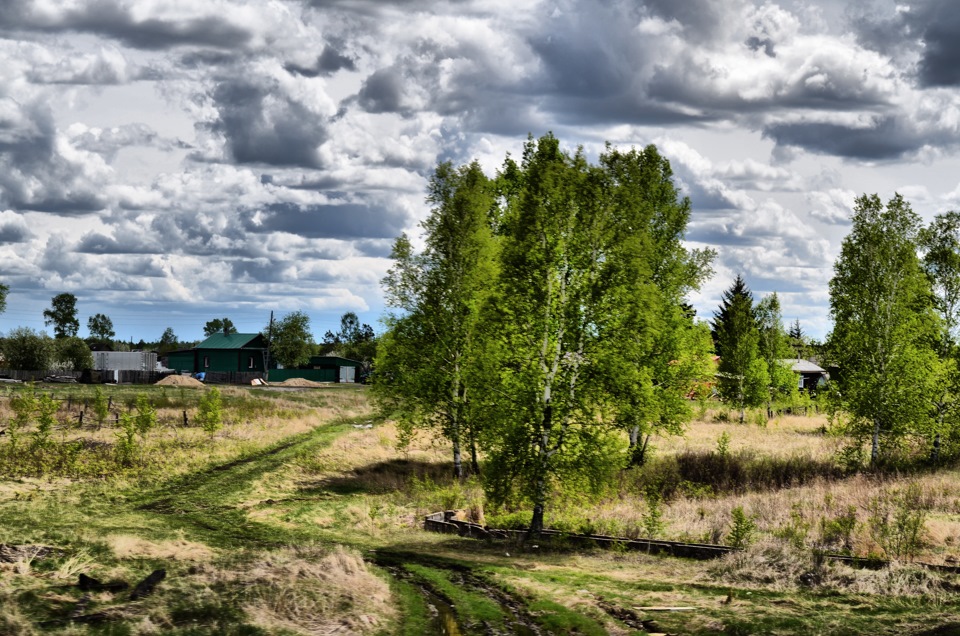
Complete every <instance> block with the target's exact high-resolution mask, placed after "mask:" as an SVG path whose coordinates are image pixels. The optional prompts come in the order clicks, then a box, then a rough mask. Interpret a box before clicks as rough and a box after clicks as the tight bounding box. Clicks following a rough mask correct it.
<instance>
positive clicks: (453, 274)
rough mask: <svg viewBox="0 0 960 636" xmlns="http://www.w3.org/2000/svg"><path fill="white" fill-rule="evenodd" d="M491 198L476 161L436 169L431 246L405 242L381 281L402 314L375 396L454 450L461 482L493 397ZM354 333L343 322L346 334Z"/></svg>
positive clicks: (387, 344) (384, 350)
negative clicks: (487, 343) (488, 303)
mask: <svg viewBox="0 0 960 636" xmlns="http://www.w3.org/2000/svg"><path fill="white" fill-rule="evenodd" d="M493 195H494V191H493V186H492V184H491V183H490V180H489V179H487V177H486V176H485V175H484V174H483V171H482V170H481V169H480V166H479V164H477V163H473V164H470V165H468V166H463V167H460V168H454V167H453V166H452V165H451V164H449V163H442V164H440V165H439V166H437V169H436V171H435V172H434V175H433V177H432V179H431V180H430V190H429V196H428V197H427V201H428V202H429V203H431V204H432V205H433V206H434V207H433V209H432V210H431V212H430V214H429V216H428V217H427V218H426V219H425V220H424V221H423V223H422V228H423V230H424V234H425V241H426V246H425V249H424V251H423V253H421V254H416V253H414V251H413V249H412V246H411V244H410V241H409V240H408V239H407V237H406V236H405V235H403V236H400V237H399V238H398V239H397V240H396V242H395V244H394V248H393V253H392V258H393V261H394V264H393V266H392V267H391V268H390V270H389V271H388V273H387V276H386V278H384V280H383V285H384V290H385V293H386V297H387V303H388V304H389V305H390V306H391V307H394V308H396V309H399V310H400V311H401V312H402V313H401V315H399V316H391V317H390V318H388V320H387V327H388V332H387V333H386V334H384V336H382V338H381V341H380V345H379V350H378V353H377V362H376V375H375V377H374V391H375V393H376V395H377V397H378V399H379V401H380V403H381V406H382V407H383V408H385V409H389V410H390V411H391V412H392V413H395V414H396V416H397V417H399V418H400V420H401V421H403V422H405V428H406V429H407V430H414V429H419V428H430V429H433V430H435V431H437V432H439V433H440V434H441V435H443V437H445V438H446V439H447V440H448V441H449V442H450V443H451V445H452V450H453V463H454V474H455V475H456V476H457V477H463V475H464V471H463V468H462V459H461V455H462V452H463V450H464V449H469V450H470V453H471V458H473V457H475V456H476V442H477V438H478V437H479V435H480V429H479V424H478V422H479V417H478V416H477V415H476V414H478V413H479V412H481V411H482V409H483V408H484V400H490V396H489V395H487V390H486V389H485V388H484V382H483V377H484V376H485V375H486V370H485V367H484V366H483V365H484V364H485V360H484V357H485V356H486V355H488V354H489V352H490V350H489V349H488V350H486V351H485V350H484V340H483V335H482V333H481V329H482V327H483V324H482V322H481V319H480V312H481V308H482V307H483V304H484V302H485V299H486V298H487V297H488V296H489V295H490V293H491V290H492V287H493V283H494V280H495V276H496V262H495V256H496V252H495V243H494V238H493V232H492V229H491V227H490V223H489V215H490V211H491V209H492V208H493V205H494V198H493ZM351 331H356V329H355V328H352V327H350V326H349V325H344V326H343V328H342V329H341V332H343V335H342V336H341V337H348V336H349V334H350V332H351ZM472 468H473V470H474V472H476V470H477V469H478V468H479V467H478V466H476V465H475V464H474V465H473V466H472Z"/></svg>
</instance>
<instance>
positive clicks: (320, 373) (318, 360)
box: [270, 356, 363, 383]
mask: <svg viewBox="0 0 960 636" xmlns="http://www.w3.org/2000/svg"><path fill="white" fill-rule="evenodd" d="M362 366H363V363H362V362H359V361H357V360H351V359H349V358H341V357H339V356H312V357H311V358H310V361H309V362H308V363H307V364H305V365H303V366H301V367H300V368H299V369H276V370H274V369H271V370H270V381H271V382H282V381H283V380H288V379H290V378H303V379H305V380H313V381H314V382H345V383H352V382H356V381H357V373H358V371H357V369H359V368H360V367H362Z"/></svg>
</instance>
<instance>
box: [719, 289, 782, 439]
mask: <svg viewBox="0 0 960 636" xmlns="http://www.w3.org/2000/svg"><path fill="white" fill-rule="evenodd" d="M713 340H714V346H715V348H716V352H717V355H718V356H720V363H719V365H718V379H719V381H718V383H717V384H718V390H719V393H720V397H721V398H722V399H724V400H725V401H727V402H729V403H731V404H733V405H734V406H736V407H737V408H738V409H739V411H740V423H741V424H742V423H743V421H744V416H745V410H746V408H747V407H753V406H759V405H760V404H762V403H763V402H764V401H765V400H766V399H767V397H768V395H769V394H768V391H767V387H768V385H769V383H770V380H769V374H768V373H767V364H766V362H765V361H764V360H763V358H762V357H761V355H760V330H759V329H758V327H757V319H756V315H755V313H754V306H753V294H752V293H751V292H750V290H749V289H748V288H747V284H746V282H745V281H744V280H743V277H742V276H741V275H739V274H737V277H736V279H735V280H734V281H733V285H732V286H731V287H730V289H728V290H726V291H725V292H723V296H722V300H721V303H720V307H719V309H718V310H717V312H716V313H715V314H714V319H713Z"/></svg>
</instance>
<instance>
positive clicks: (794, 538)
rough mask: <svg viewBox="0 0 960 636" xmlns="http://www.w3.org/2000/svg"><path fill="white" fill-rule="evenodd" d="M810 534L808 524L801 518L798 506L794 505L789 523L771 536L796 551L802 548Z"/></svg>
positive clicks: (801, 514) (801, 513)
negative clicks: (784, 542)
mask: <svg viewBox="0 0 960 636" xmlns="http://www.w3.org/2000/svg"><path fill="white" fill-rule="evenodd" d="M809 534H810V522H808V521H807V520H806V519H804V517H803V512H802V511H801V510H800V507H799V504H794V505H793V509H792V510H790V521H789V522H788V523H786V524H784V525H783V526H781V527H780V528H778V529H776V530H775V531H774V532H773V535H774V536H775V537H777V538H779V539H782V540H784V541H786V542H787V543H789V544H790V545H792V546H793V547H795V548H797V549H801V548H803V547H804V546H805V545H806V543H807V536H808V535H809Z"/></svg>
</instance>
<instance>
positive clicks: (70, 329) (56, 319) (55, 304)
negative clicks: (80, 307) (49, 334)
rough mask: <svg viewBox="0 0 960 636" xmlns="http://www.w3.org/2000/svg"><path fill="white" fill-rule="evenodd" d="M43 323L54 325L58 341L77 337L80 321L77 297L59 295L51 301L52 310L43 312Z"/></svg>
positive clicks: (54, 334)
mask: <svg viewBox="0 0 960 636" xmlns="http://www.w3.org/2000/svg"><path fill="white" fill-rule="evenodd" d="M43 323H44V324H45V325H51V324H52V325H53V336H54V337H55V338H57V339H59V338H67V337H69V336H75V335H77V332H78V331H79V330H80V321H79V320H77V297H76V296H74V295H73V294H67V293H63V294H57V295H56V296H54V297H53V298H52V299H51V301H50V308H49V309H44V310H43Z"/></svg>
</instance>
